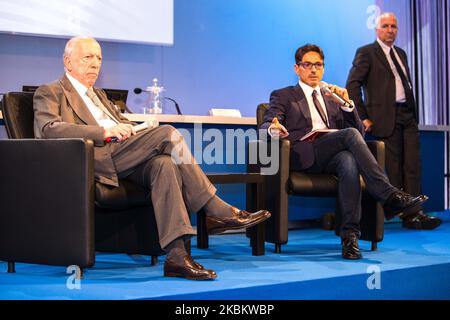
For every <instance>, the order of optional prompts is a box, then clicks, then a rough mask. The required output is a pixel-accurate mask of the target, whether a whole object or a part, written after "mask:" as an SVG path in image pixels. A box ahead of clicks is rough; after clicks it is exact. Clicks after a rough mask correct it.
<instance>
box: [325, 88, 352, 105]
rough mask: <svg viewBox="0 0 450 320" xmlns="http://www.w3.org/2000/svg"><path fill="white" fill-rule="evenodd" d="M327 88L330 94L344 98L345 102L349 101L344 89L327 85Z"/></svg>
mask: <svg viewBox="0 0 450 320" xmlns="http://www.w3.org/2000/svg"><path fill="white" fill-rule="evenodd" d="M328 88H329V89H330V91H331V92H334V93H336V94H337V95H338V96H340V97H342V98H344V99H345V100H347V101H350V97H349V96H348V92H347V89H346V88H341V87H338V86H337V85H335V84H330V85H328ZM326 94H327V95H330V93H326Z"/></svg>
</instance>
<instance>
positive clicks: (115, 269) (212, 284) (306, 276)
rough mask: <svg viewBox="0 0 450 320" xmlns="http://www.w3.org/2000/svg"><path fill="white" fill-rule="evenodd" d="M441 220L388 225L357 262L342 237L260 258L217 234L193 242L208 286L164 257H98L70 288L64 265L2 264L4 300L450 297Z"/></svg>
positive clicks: (304, 241)
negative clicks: (152, 261)
mask: <svg viewBox="0 0 450 320" xmlns="http://www.w3.org/2000/svg"><path fill="white" fill-rule="evenodd" d="M440 216H441V217H442V218H444V221H445V222H444V223H443V224H442V225H441V226H440V227H439V228H438V229H436V230H434V231H414V230H406V229H403V228H401V226H400V224H398V223H391V224H386V231H385V237H384V241H383V242H381V243H379V249H378V251H373V252H372V251H370V243H368V242H365V241H361V242H360V246H361V249H362V253H363V257H364V258H363V259H362V260H359V261H347V260H343V259H341V256H340V244H339V239H338V238H337V237H336V236H335V235H334V233H333V232H330V231H324V230H320V229H305V230H291V231H290V233H289V243H288V244H287V245H284V246H283V247H282V253H281V254H275V253H273V245H271V244H267V245H266V255H265V256H259V257H253V256H251V248H250V246H249V244H248V241H247V239H246V237H245V236H244V235H243V234H229V235H220V236H212V237H210V249H207V250H199V249H196V248H195V242H194V246H193V250H192V255H193V256H194V258H195V259H196V260H198V261H199V262H200V263H202V264H203V265H205V266H206V267H208V268H212V269H214V270H215V271H216V272H217V273H218V275H219V276H218V278H217V279H216V280H215V281H208V282H202V281H189V280H184V279H176V278H164V277H163V276H162V273H163V271H162V268H163V262H162V261H163V257H161V258H160V263H159V264H158V265H157V266H149V257H142V256H128V255H124V254H105V253H98V254H97V262H96V265H95V266H94V267H93V268H91V269H88V270H86V272H85V276H84V279H82V280H81V282H80V288H79V289H72V290H70V289H68V286H67V282H68V281H69V282H70V283H73V281H71V279H70V278H69V275H68V274H66V268H63V267H52V266H43V265H32V264H23V263H18V264H16V273H15V274H7V273H6V263H4V262H2V263H0V299H19V300H22V299H27V300H28V299H45V300H46V299H64V300H65V299H94V300H95V299H114V300H117V299H120V300H122V299H162V300H166V299H171V300H176V299H195V300H200V299H203V300H206V299H226V300H227V299H277V300H287V299H450V275H449V274H450V273H449V271H450V218H449V216H450V212H446V213H442V214H441V215H440ZM373 270H376V271H377V272H376V273H373ZM378 271H379V273H378ZM374 279H377V280H378V281H376V282H374ZM368 282H369V284H370V283H371V284H374V283H375V284H377V285H378V287H379V289H377V288H375V289H369V288H368V286H367V283H368Z"/></svg>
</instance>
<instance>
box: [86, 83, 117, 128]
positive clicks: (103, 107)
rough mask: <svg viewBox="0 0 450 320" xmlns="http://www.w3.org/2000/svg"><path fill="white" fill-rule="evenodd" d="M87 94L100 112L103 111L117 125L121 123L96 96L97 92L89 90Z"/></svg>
mask: <svg viewBox="0 0 450 320" xmlns="http://www.w3.org/2000/svg"><path fill="white" fill-rule="evenodd" d="M86 94H87V96H88V97H89V98H91V100H92V102H94V104H95V105H96V106H97V107H99V108H100V110H102V111H103V112H104V113H105V114H106V115H107V116H108V117H109V118H111V120H112V121H114V122H115V123H119V121H117V120H116V118H114V117H113V115H112V114H111V112H109V110H108V109H106V107H105V106H104V105H103V103H102V102H101V101H100V99H99V98H98V97H97V95H96V94H95V92H94V90H93V89H92V88H89V89H88V90H87V92H86Z"/></svg>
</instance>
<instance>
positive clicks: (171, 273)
mask: <svg viewBox="0 0 450 320" xmlns="http://www.w3.org/2000/svg"><path fill="white" fill-rule="evenodd" d="M199 266H200V267H201V268H200V267H199ZM164 276H165V277H179V278H186V279H189V280H213V279H215V278H217V274H216V273H215V272H214V271H213V270H208V269H205V268H204V267H203V266H202V265H201V264H199V263H198V262H195V261H194V259H192V257H191V256H189V255H187V256H185V257H184V258H183V263H182V264H178V263H176V262H175V261H173V260H172V259H170V258H168V259H166V262H165V263H164Z"/></svg>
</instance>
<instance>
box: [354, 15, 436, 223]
mask: <svg viewBox="0 0 450 320" xmlns="http://www.w3.org/2000/svg"><path fill="white" fill-rule="evenodd" d="M375 30H376V34H377V40H376V41H375V42H374V43H371V44H369V45H366V46H364V47H361V48H359V49H358V50H357V51H356V54H355V58H354V60H353V66H352V68H351V70H350V73H349V75H348V79H347V85H346V87H347V90H348V94H349V96H350V99H352V100H353V101H354V102H355V105H356V108H357V110H358V113H359V116H360V118H361V120H362V122H363V125H364V130H365V131H366V132H369V133H371V134H372V135H373V136H374V137H375V138H377V139H378V140H381V141H383V142H384V143H385V146H386V172H387V175H388V177H389V180H390V182H391V183H392V184H393V185H394V186H395V187H397V188H400V189H403V190H404V191H406V192H407V193H409V194H411V195H413V196H418V195H419V194H420V146H419V129H418V117H417V105H416V102H415V99H414V94H413V91H412V85H411V76H410V72H409V68H408V63H407V57H406V53H405V51H403V50H402V49H400V48H399V47H396V46H394V42H395V39H396V36H397V30H398V27H397V18H396V17H395V15H394V14H393V13H383V14H382V15H380V16H379V17H378V19H377V25H376V29H375ZM362 92H364V99H363V96H362ZM402 220H403V223H402V224H403V227H405V228H410V229H434V228H436V227H438V226H439V225H440V224H441V220H440V219H439V218H436V217H431V216H428V215H426V214H425V213H424V212H423V209H422V208H420V210H418V211H417V213H416V214H413V215H410V216H408V217H406V218H404V219H402Z"/></svg>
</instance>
